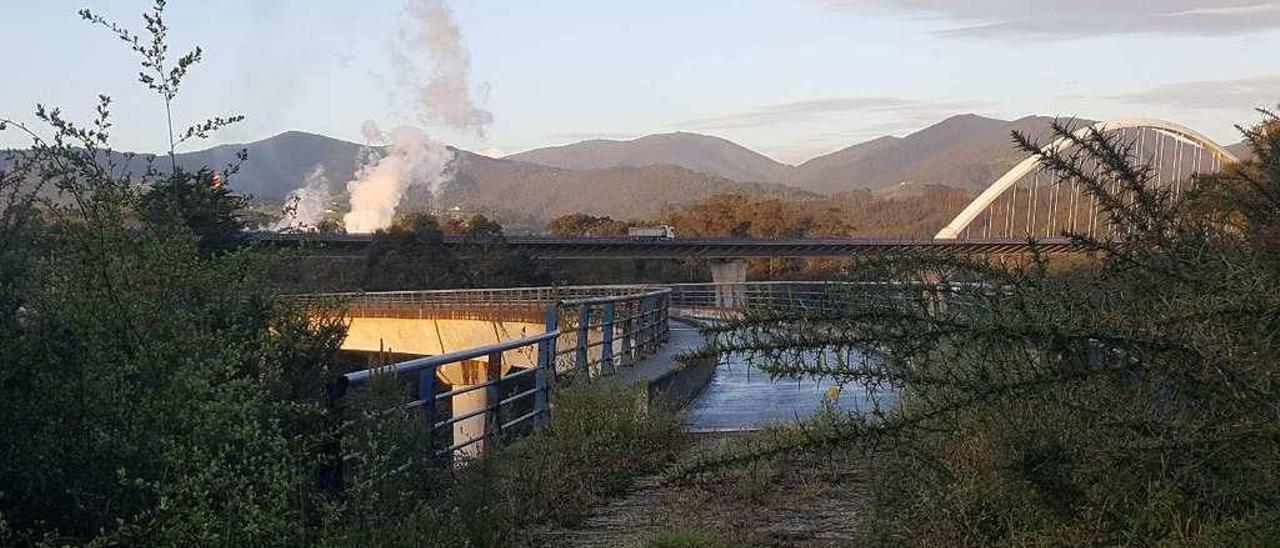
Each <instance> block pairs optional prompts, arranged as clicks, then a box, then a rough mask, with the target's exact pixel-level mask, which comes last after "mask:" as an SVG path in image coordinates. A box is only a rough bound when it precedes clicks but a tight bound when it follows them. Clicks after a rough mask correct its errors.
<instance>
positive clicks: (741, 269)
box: [707, 259, 747, 308]
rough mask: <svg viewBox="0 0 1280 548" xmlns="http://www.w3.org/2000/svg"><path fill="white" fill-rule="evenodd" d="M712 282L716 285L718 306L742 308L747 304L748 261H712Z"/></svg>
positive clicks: (710, 263)
mask: <svg viewBox="0 0 1280 548" xmlns="http://www.w3.org/2000/svg"><path fill="white" fill-rule="evenodd" d="M707 262H708V266H710V267H711V281H712V282H713V283H715V284H716V306H717V307H719V308H742V307H744V306H746V304H747V288H746V286H744V285H743V284H745V283H746V281H747V260H746V259H710V260H709V261H707Z"/></svg>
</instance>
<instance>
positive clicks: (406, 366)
mask: <svg viewBox="0 0 1280 548" xmlns="http://www.w3.org/2000/svg"><path fill="white" fill-rule="evenodd" d="M559 336H560V331H548V332H546V333H542V334H540V335H534V336H531V337H524V338H522V339H515V340H512V341H506V342H500V343H495V344H490V345H485V346H477V347H475V348H468V349H466V350H459V351H457V352H450V353H448V354H441V355H439V356H429V357H426V358H416V359H412V360H408V361H403V362H399V363H396V364H393V365H388V366H386V367H375V368H372V369H362V370H360V371H353V372H351V373H347V374H345V375H343V376H342V377H341V378H342V379H344V380H345V381H346V383H347V385H348V386H360V385H361V384H364V383H365V382H367V381H368V380H369V379H370V378H373V377H374V376H377V375H387V374H390V375H404V374H408V373H416V372H418V371H421V370H423V369H432V370H434V369H435V368H437V367H439V366H441V365H448V364H451V363H457V362H460V361H464V360H472V359H475V358H479V357H484V356H489V355H492V354H494V353H495V352H506V351H508V350H515V349H517V348H521V347H525V346H533V345H535V344H537V343H540V342H543V341H546V340H550V339H554V338H556V337H559Z"/></svg>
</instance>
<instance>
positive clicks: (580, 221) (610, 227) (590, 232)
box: [547, 213, 632, 238]
mask: <svg viewBox="0 0 1280 548" xmlns="http://www.w3.org/2000/svg"><path fill="white" fill-rule="evenodd" d="M631 226H632V223H625V222H622V221H616V220H614V219H613V218H612V217H607V216H606V217H596V216H594V215H587V214H585V213H570V214H568V215H562V216H560V217H556V218H555V219H554V220H552V221H551V224H550V225H548V226H547V228H548V229H550V230H551V233H552V234H555V235H556V236H565V237H573V236H587V237H597V238H599V237H605V236H624V235H626V234H627V229H628V228H630V227H631Z"/></svg>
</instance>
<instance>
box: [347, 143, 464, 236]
mask: <svg viewBox="0 0 1280 548" xmlns="http://www.w3.org/2000/svg"><path fill="white" fill-rule="evenodd" d="M362 132H363V133H365V134H366V136H371V137H375V138H376V139H373V140H375V141H380V142H389V144H388V146H387V147H386V155H384V156H382V157H381V158H379V159H377V160H376V161H374V162H372V163H367V164H365V165H364V166H362V167H361V168H360V171H358V172H356V175H355V179H353V180H351V181H350V182H348V183H347V192H348V193H349V194H350V195H351V211H350V212H349V213H347V214H346V215H345V216H343V218H342V223H343V225H344V226H345V227H346V229H347V232H351V233H366V232H373V231H375V230H379V229H384V228H387V227H389V226H391V221H392V220H394V218H395V213H396V207H397V206H399V205H400V199H401V198H402V197H404V194H405V191H406V190H408V189H409V188H411V187H415V186H426V187H427V188H428V190H430V191H431V194H432V196H433V197H438V196H439V194H440V191H441V190H442V187H443V185H444V183H445V182H446V181H448V180H449V177H450V175H451V174H450V167H451V162H452V160H453V151H451V150H449V148H448V147H446V146H445V145H444V144H443V143H440V142H437V141H432V140H430V139H428V138H427V136H426V134H425V133H423V132H422V130H420V129H418V128H414V127H408V126H402V127H397V128H395V129H393V130H391V132H390V134H385V135H384V134H383V133H382V132H381V131H380V130H378V128H377V125H375V124H374V123H373V122H365V124H364V127H363V128H362Z"/></svg>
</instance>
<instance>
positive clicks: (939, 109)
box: [676, 97, 984, 130]
mask: <svg viewBox="0 0 1280 548" xmlns="http://www.w3.org/2000/svg"><path fill="white" fill-rule="evenodd" d="M982 106H984V104H983V103H962V102H957V103H930V102H925V101H915V100H911V99H903V98H898V97H832V98H825V99H811V100H807V101H795V102H789V103H774V104H770V105H763V106H760V107H757V108H754V109H751V110H748V111H744V112H738V113H732V114H727V115H722V116H713V117H708V118H696V119H692V120H686V121H684V122H681V123H679V124H676V125H677V126H679V127H684V128H691V129H703V130H707V129H743V128H755V127H767V126H773V125H778V124H787V123H795V122H802V121H809V120H814V119H820V118H823V117H827V116H833V115H837V114H847V113H852V112H861V113H873V114H887V115H891V116H894V117H897V118H904V117H905V118H910V119H927V118H932V117H936V116H937V115H938V114H945V113H954V112H956V111H965V110H974V109H977V108H981V107H982Z"/></svg>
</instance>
